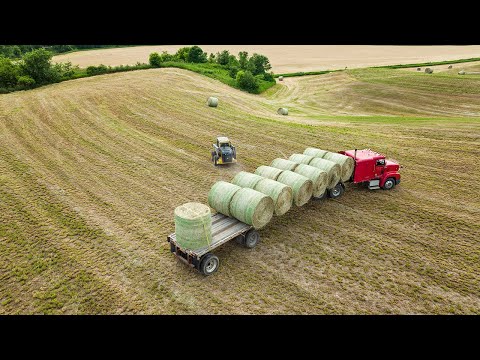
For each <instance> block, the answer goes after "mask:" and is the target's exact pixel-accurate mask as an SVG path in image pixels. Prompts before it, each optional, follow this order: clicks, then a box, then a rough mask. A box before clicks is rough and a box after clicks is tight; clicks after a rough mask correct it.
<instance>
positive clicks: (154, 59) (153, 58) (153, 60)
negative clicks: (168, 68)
mask: <svg viewBox="0 0 480 360" xmlns="http://www.w3.org/2000/svg"><path fill="white" fill-rule="evenodd" d="M161 62H162V61H161V58H160V55H158V53H157V52H153V53H151V54H150V56H149V57H148V63H149V64H150V65H151V66H155V67H160V63H161Z"/></svg>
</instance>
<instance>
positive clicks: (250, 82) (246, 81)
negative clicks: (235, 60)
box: [237, 70, 258, 92]
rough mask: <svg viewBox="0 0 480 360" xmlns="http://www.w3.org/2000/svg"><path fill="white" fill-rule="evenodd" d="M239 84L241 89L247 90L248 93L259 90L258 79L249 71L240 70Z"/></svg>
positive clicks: (238, 75)
mask: <svg viewBox="0 0 480 360" xmlns="http://www.w3.org/2000/svg"><path fill="white" fill-rule="evenodd" d="M237 84H238V86H239V87H240V89H243V90H247V91H248V92H256V91H257V90H258V82H257V79H256V78H255V76H253V74H252V73H251V72H250V71H248V70H247V71H243V70H240V71H239V72H238V73H237Z"/></svg>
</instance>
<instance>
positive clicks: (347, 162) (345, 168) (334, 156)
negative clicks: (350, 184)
mask: <svg viewBox="0 0 480 360" xmlns="http://www.w3.org/2000/svg"><path fill="white" fill-rule="evenodd" d="M323 158H324V159H325V160H330V161H333V162H335V163H337V164H338V165H340V167H341V168H342V172H341V175H340V178H341V179H342V181H343V182H345V181H347V180H348V179H350V177H351V176H352V174H353V169H354V168H355V160H353V159H352V158H351V157H350V156H346V155H342V154H338V153H332V152H328V153H326V154H325V155H324V156H323Z"/></svg>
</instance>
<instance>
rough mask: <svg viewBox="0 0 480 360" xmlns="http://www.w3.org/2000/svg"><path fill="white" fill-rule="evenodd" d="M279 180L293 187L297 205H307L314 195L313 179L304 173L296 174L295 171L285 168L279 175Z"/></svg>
mask: <svg viewBox="0 0 480 360" xmlns="http://www.w3.org/2000/svg"><path fill="white" fill-rule="evenodd" d="M277 181H278V182H281V183H282V184H285V185H288V186H290V187H291V188H292V191H293V203H294V204H295V205H296V206H302V205H305V204H306V203H307V202H308V200H310V198H311V197H312V193H313V183H312V180H310V179H308V178H306V177H305V176H303V175H300V174H296V173H294V172H293V171H288V170H285V171H283V172H282V173H281V174H280V175H279V176H278V179H277Z"/></svg>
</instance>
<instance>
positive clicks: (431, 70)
mask: <svg viewBox="0 0 480 360" xmlns="http://www.w3.org/2000/svg"><path fill="white" fill-rule="evenodd" d="M425 73H426V74H433V69H430V68H426V69H425Z"/></svg>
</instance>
